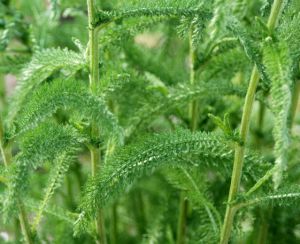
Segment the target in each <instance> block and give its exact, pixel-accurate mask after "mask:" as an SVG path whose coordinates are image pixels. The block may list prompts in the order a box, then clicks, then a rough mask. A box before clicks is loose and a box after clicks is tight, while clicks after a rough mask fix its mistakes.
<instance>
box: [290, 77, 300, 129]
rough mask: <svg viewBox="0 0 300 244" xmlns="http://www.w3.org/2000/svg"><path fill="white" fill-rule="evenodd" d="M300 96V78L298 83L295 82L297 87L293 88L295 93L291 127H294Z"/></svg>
mask: <svg viewBox="0 0 300 244" xmlns="http://www.w3.org/2000/svg"><path fill="white" fill-rule="evenodd" d="M299 96H300V80H296V84H295V87H294V90H293V95H292V105H291V117H290V127H291V128H292V125H293V123H294V120H295V117H296V113H297V107H298V102H299Z"/></svg>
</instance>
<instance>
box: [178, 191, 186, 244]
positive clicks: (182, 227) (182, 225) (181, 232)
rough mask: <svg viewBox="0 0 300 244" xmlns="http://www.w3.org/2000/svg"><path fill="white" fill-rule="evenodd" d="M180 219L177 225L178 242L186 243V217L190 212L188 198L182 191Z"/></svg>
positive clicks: (180, 243)
mask: <svg viewBox="0 0 300 244" xmlns="http://www.w3.org/2000/svg"><path fill="white" fill-rule="evenodd" d="M179 209H180V210H179V221H178V226H177V240H176V244H183V243H185V233H186V219H187V213H188V200H187V199H186V198H185V194H184V193H183V192H181V193H180V207H179Z"/></svg>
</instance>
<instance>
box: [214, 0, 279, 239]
mask: <svg viewBox="0 0 300 244" xmlns="http://www.w3.org/2000/svg"><path fill="white" fill-rule="evenodd" d="M283 2H284V1H283V0H274V2H273V5H272V9H271V14H270V17H269V20H268V28H269V30H270V32H272V31H273V30H274V28H275V25H276V23H277V19H278V16H279V14H280V12H281V8H282V5H283ZM258 81H259V72H258V70H257V67H256V66H254V68H253V70H252V74H251V78H250V82H249V86H248V90H247V95H246V99H245V104H244V108H243V115H242V121H241V128H240V138H241V140H242V142H243V144H242V145H241V144H236V147H235V155H234V163H233V170H232V176H231V183H230V189H229V195H228V203H230V202H232V201H233V200H234V198H235V197H236V195H237V193H238V190H239V185H240V181H241V175H242V168H243V161H244V154H245V146H244V145H245V143H246V139H247V135H248V131H249V125H250V116H251V112H252V107H253V103H254V98H255V92H256V88H257V84H258ZM235 213H236V208H234V206H232V205H231V204H228V205H227V207H226V212H225V218H224V223H223V228H222V231H221V237H220V243H221V244H226V243H228V241H229V239H230V234H231V229H232V225H233V220H234V216H235Z"/></svg>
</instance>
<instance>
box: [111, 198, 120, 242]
mask: <svg viewBox="0 0 300 244" xmlns="http://www.w3.org/2000/svg"><path fill="white" fill-rule="evenodd" d="M117 206H118V205H117V203H115V204H113V206H112V208H111V224H110V243H111V244H117V243H118V227H117V222H118V214H117Z"/></svg>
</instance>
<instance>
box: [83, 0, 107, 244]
mask: <svg viewBox="0 0 300 244" xmlns="http://www.w3.org/2000/svg"><path fill="white" fill-rule="evenodd" d="M87 8H88V21H89V23H88V26H89V46H88V50H89V68H90V89H91V91H92V92H95V90H96V87H97V84H98V82H99V46H98V31H97V29H95V28H94V27H93V21H94V19H95V9H96V8H95V2H94V0H87ZM98 134H99V133H98V130H97V127H96V125H92V128H91V136H92V137H94V136H97V135H98ZM90 153H91V174H92V176H93V177H94V176H95V175H96V174H97V169H98V166H99V165H100V159H101V157H100V149H99V148H98V147H92V148H91V149H90ZM95 226H96V236H97V242H99V243H101V244H105V243H106V236H105V225H104V218H103V212H102V211H101V210H100V211H99V213H98V216H97V218H96V219H95Z"/></svg>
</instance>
